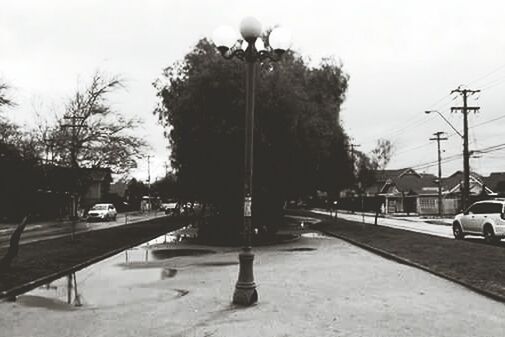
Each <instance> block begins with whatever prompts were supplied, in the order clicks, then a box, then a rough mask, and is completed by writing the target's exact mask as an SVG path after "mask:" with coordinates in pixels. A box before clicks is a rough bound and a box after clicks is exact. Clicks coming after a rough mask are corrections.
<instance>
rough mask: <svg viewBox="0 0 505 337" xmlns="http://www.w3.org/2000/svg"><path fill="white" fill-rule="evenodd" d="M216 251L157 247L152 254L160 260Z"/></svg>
mask: <svg viewBox="0 0 505 337" xmlns="http://www.w3.org/2000/svg"><path fill="white" fill-rule="evenodd" d="M214 253H215V252H214V251H212V250H207V249H156V250H153V251H152V252H151V254H152V256H153V257H154V258H156V259H159V260H165V259H171V258H173V257H178V256H199V255H205V254H214Z"/></svg>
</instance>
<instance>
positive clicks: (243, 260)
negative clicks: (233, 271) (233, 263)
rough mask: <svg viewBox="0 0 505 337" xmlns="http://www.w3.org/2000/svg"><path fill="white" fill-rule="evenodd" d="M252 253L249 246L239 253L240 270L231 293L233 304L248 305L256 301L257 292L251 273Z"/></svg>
mask: <svg viewBox="0 0 505 337" xmlns="http://www.w3.org/2000/svg"><path fill="white" fill-rule="evenodd" d="M253 261H254V254H253V253H252V252H251V247H244V248H243V249H242V252H241V253H240V254H239V262H240V271H239V274H238V281H237V284H236V285H235V292H234V293H233V304H237V305H243V306H250V305H253V304H255V303H256V302H258V292H257V291H256V284H255V283H254V276H253V275H254V274H253Z"/></svg>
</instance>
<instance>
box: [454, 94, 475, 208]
mask: <svg viewBox="0 0 505 337" xmlns="http://www.w3.org/2000/svg"><path fill="white" fill-rule="evenodd" d="M478 92H480V90H470V89H461V88H459V87H458V88H457V89H455V90H452V91H451V94H454V93H457V94H460V95H461V96H462V97H463V106H461V107H452V108H451V112H455V111H456V112H462V113H463V190H462V193H461V206H462V208H463V209H466V208H467V207H468V205H469V199H470V151H469V150H468V112H469V111H473V112H477V111H479V109H480V107H469V106H468V102H467V100H468V96H470V95H473V94H476V93H478Z"/></svg>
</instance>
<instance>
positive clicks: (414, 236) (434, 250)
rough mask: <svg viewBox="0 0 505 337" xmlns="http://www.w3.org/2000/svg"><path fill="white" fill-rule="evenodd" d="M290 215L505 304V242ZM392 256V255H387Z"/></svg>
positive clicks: (300, 213)
mask: <svg viewBox="0 0 505 337" xmlns="http://www.w3.org/2000/svg"><path fill="white" fill-rule="evenodd" d="M289 213H290V214H294V215H295V214H296V215H304V216H311V217H314V218H318V219H320V220H322V221H321V222H319V223H317V224H314V225H313V226H312V228H314V229H317V230H319V231H322V232H323V233H326V234H330V235H335V236H337V237H341V238H343V239H347V240H348V241H349V242H353V243H356V244H357V245H360V246H362V247H364V248H368V247H369V248H371V250H372V251H374V250H375V252H376V253H378V254H380V255H386V257H390V258H393V259H395V260H397V261H400V262H404V263H407V264H410V265H413V266H416V267H419V268H421V269H424V270H428V271H430V272H432V273H433V274H436V275H438V276H441V277H444V278H447V279H449V280H452V281H455V282H457V283H460V284H462V285H465V286H467V287H469V288H471V289H473V290H475V291H478V292H481V293H483V294H485V295H488V296H490V297H493V298H495V299H497V300H500V301H505V242H503V241H502V242H500V243H498V244H496V245H489V244H486V243H485V241H484V240H482V239H466V240H454V239H448V238H443V237H438V236H432V235H428V234H422V233H417V232H412V231H407V230H401V229H396V228H390V227H384V226H380V220H379V226H375V225H371V224H363V223H361V222H354V221H349V220H345V219H333V218H330V217H329V216H326V215H320V214H315V213H312V212H309V211H301V210H296V211H290V212H289ZM387 255H389V256H387Z"/></svg>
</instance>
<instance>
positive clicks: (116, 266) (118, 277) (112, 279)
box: [17, 231, 215, 311]
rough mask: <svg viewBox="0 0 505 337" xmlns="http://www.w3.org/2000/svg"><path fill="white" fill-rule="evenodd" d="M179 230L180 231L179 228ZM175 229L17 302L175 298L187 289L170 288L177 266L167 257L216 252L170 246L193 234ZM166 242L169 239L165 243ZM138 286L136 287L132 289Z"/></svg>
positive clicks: (72, 306)
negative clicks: (170, 264) (172, 265)
mask: <svg viewBox="0 0 505 337" xmlns="http://www.w3.org/2000/svg"><path fill="white" fill-rule="evenodd" d="M178 232H179V231H178ZM178 232H174V233H171V234H170V235H162V236H160V237H158V238H156V239H154V240H151V241H149V242H148V243H145V244H142V245H140V246H138V247H135V248H132V249H128V250H125V251H123V252H122V253H119V254H117V255H115V256H113V257H110V258H108V259H106V260H103V261H100V262H98V263H96V264H94V265H91V266H89V267H87V268H84V269H82V270H80V271H77V272H76V273H72V274H71V275H68V276H65V277H62V278H60V279H58V280H55V281H53V282H51V283H49V284H47V285H44V286H41V287H39V288H36V289H34V290H32V291H30V292H28V293H26V294H24V295H20V296H18V299H17V301H18V303H20V304H22V305H26V306H30V307H37V308H45V309H48V310H61V311H68V310H76V309H77V308H78V307H80V306H83V308H90V307H91V308H104V307H107V306H116V305H121V304H123V303H129V302H135V301H142V300H145V299H146V298H163V299H170V298H172V299H176V298H179V297H181V296H184V295H186V294H188V291H187V290H181V289H169V286H168V284H163V285H161V286H160V285H157V284H156V283H157V282H170V279H172V278H174V277H176V275H177V273H178V270H177V269H174V268H169V267H167V266H166V265H164V264H166V262H164V261H165V260H166V259H170V258H174V257H178V256H198V255H203V254H211V253H215V252H214V251H211V250H203V249H201V250H199V249H182V248H181V249H177V247H173V246H172V248H171V249H169V248H168V247H169V246H171V245H172V244H176V243H177V242H179V241H180V240H182V239H183V238H185V237H186V235H190V234H191V233H190V232H188V231H186V232H184V233H182V234H181V233H178ZM165 242H166V243H165ZM132 290H135V291H132Z"/></svg>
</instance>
